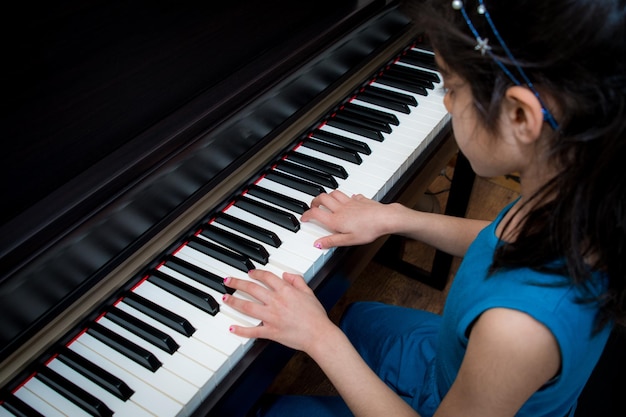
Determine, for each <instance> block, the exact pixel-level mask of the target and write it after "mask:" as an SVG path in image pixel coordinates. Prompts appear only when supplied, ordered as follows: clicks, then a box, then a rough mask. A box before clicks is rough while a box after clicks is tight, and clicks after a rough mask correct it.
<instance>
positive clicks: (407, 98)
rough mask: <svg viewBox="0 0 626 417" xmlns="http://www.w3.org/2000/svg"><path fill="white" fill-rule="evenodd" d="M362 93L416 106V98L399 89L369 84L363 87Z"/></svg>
mask: <svg viewBox="0 0 626 417" xmlns="http://www.w3.org/2000/svg"><path fill="white" fill-rule="evenodd" d="M363 92H364V93H367V94H371V95H375V96H377V97H382V98H384V99H386V100H389V101H393V102H395V103H401V104H406V105H407V106H411V107H416V106H417V100H416V99H415V97H413V96H412V95H410V94H405V93H401V92H399V91H391V90H388V89H386V88H380V87H376V86H375V85H370V86H367V87H365V90H364V91H363ZM361 94H363V93H361Z"/></svg>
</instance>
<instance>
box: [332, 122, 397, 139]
mask: <svg viewBox="0 0 626 417" xmlns="http://www.w3.org/2000/svg"><path fill="white" fill-rule="evenodd" d="M326 125H328V126H333V127H337V128H339V129H344V130H347V131H348V132H352V133H355V134H357V135H359V136H363V137H366V138H370V139H374V140H378V141H380V142H382V141H383V140H385V138H384V137H383V134H382V132H381V131H380V130H379V129H375V128H371V127H367V126H363V125H362V124H360V123H356V122H355V121H354V120H350V119H345V118H340V117H331V118H330V119H328V120H326Z"/></svg>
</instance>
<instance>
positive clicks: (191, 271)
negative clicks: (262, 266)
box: [164, 242, 253, 297]
mask: <svg viewBox="0 0 626 417" xmlns="http://www.w3.org/2000/svg"><path fill="white" fill-rule="evenodd" d="M207 243H209V242H207ZM199 245H200V244H199ZM189 247H193V248H194V249H195V247H194V246H189ZM196 250H197V249H196ZM203 253H206V252H203ZM164 265H165V266H167V267H168V268H170V269H173V270H174V271H178V272H180V273H181V274H184V275H185V276H188V277H189V278H191V279H193V280H195V281H198V282H200V283H201V284H203V285H205V286H207V287H209V288H212V289H214V290H215V291H217V292H218V293H220V294H226V293H228V294H232V293H233V292H234V290H233V289H231V288H228V287H226V286H225V285H224V278H223V277H220V276H217V275H215V274H213V273H211V272H208V271H206V270H204V269H201V268H198V267H197V266H195V265H193V264H190V263H189V262H187V261H185V260H183V259H180V258H178V257H176V256H172V255H169V256H168V257H167V260H166V261H165V264H164ZM250 266H251V267H252V266H253V265H252V264H250ZM238 269H240V268H238ZM242 270H244V271H246V272H247V271H248V269H242ZM220 297H221V296H220Z"/></svg>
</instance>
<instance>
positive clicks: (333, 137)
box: [311, 129, 372, 178]
mask: <svg viewBox="0 0 626 417" xmlns="http://www.w3.org/2000/svg"><path fill="white" fill-rule="evenodd" d="M311 137H313V138H317V139H321V140H324V141H326V142H330V143H332V144H335V145H337V146H341V147H344V148H346V149H350V150H353V151H355V152H359V153H362V154H364V155H371V153H372V150H371V149H370V147H369V145H368V144H367V143H365V142H363V141H360V140H356V139H351V138H346V137H344V136H341V135H338V134H336V133H332V132H327V131H325V130H319V129H316V130H315V131H314V132H313V133H311ZM339 178H341V177H339Z"/></svg>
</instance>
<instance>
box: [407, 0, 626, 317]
mask: <svg viewBox="0 0 626 417" xmlns="http://www.w3.org/2000/svg"><path fill="white" fill-rule="evenodd" d="M424 3H425V4H423V5H419V7H416V8H414V9H417V11H418V13H415V16H414V17H415V20H416V26H417V27H418V28H421V29H423V30H425V32H426V33H427V35H428V37H429V39H430V41H431V42H432V45H433V47H434V48H435V50H436V52H437V54H439V56H440V57H441V58H442V59H443V61H445V63H446V65H447V67H448V68H449V69H450V70H451V71H452V72H454V73H456V74H458V75H459V76H460V77H461V78H463V79H464V80H466V81H468V82H469V84H470V85H471V89H472V93H473V97H474V104H475V107H476V109H477V113H478V114H479V117H481V118H482V123H483V124H484V126H485V127H486V128H487V129H489V130H490V131H492V132H493V133H497V131H496V129H497V123H496V122H497V119H498V116H499V114H500V104H501V101H502V98H503V97H504V93H505V91H506V89H507V88H508V87H510V86H512V85H513V82H512V81H511V80H510V79H509V77H507V75H506V74H505V73H504V72H503V71H502V70H501V69H500V68H499V67H498V66H497V65H496V64H495V62H494V61H493V59H491V58H490V57H489V55H488V54H485V55H484V56H483V55H481V53H480V52H478V51H476V50H474V46H475V45H476V40H475V38H474V37H473V36H472V35H471V32H470V30H469V28H468V26H467V23H466V22H465V20H464V19H463V16H462V15H461V12H460V11H457V10H454V9H453V8H452V7H451V1H448V0H439V1H432V2H431V3H433V4H432V5H429V4H428V2H424ZM434 3H436V4H434ZM464 4H465V9H466V11H467V13H468V15H469V16H470V19H471V21H472V23H473V24H474V26H475V27H476V29H477V31H478V33H479V34H481V36H482V37H486V38H489V44H490V45H491V46H492V48H493V49H492V52H493V53H494V54H495V55H496V56H498V57H500V58H501V61H502V62H503V63H505V64H508V65H507V67H508V68H509V69H511V70H512V72H513V73H515V71H514V65H510V64H511V63H510V62H509V61H508V60H507V59H506V55H505V53H504V51H503V50H502V48H501V47H500V45H499V44H498V42H497V39H496V37H495V36H494V35H493V32H492V31H491V29H490V28H489V26H488V24H487V21H486V19H485V17H484V16H482V15H479V14H478V13H477V5H478V2H477V1H476V0H470V1H464ZM485 6H486V7H487V9H488V11H489V13H490V15H491V18H492V20H493V22H494V24H495V26H496V27H497V29H498V31H499V32H500V35H501V36H502V38H503V39H504V41H505V42H506V44H507V46H508V47H509V49H510V50H511V52H512V54H513V56H514V57H515V59H516V60H517V62H518V64H519V65H520V66H521V67H523V68H524V71H525V72H526V74H527V75H528V77H529V79H530V80H531V81H532V82H533V84H534V86H535V88H536V89H537V90H539V92H540V95H541V97H542V99H543V100H544V102H547V103H552V105H553V107H554V109H553V108H551V109H550V110H551V112H552V113H553V114H555V118H556V119H557V122H558V123H559V129H558V130H557V131H554V132H553V134H552V139H551V144H550V151H551V158H552V161H553V162H554V163H555V164H556V165H557V166H558V167H560V174H559V175H557V176H556V177H555V178H554V179H553V180H552V181H550V182H549V183H548V184H546V185H545V186H544V187H543V188H542V189H541V190H540V191H539V192H538V193H537V194H536V195H534V196H532V197H531V198H530V200H529V202H530V203H531V204H534V202H539V201H541V200H542V197H546V196H549V197H550V198H549V199H544V201H545V202H544V201H542V202H541V203H540V204H536V206H535V207H534V208H533V210H532V211H531V213H530V214H529V215H528V216H527V217H526V219H525V222H524V224H523V226H522V228H521V230H520V234H519V236H518V238H517V239H516V241H515V242H512V243H509V244H506V245H503V246H502V247H501V248H500V249H499V250H498V251H497V252H496V254H495V257H494V260H493V265H492V271H495V270H498V269H502V268H516V267H531V268H534V269H536V270H541V271H545V270H550V272H558V273H562V274H564V275H567V276H569V277H570V279H571V280H573V282H575V283H578V284H581V285H589V278H590V276H591V275H590V270H596V271H603V272H605V273H606V274H607V275H608V277H609V289H608V292H607V293H606V294H603V296H602V297H601V300H600V301H601V306H602V307H601V312H600V315H599V317H598V319H599V324H600V325H602V324H604V323H606V322H607V321H608V320H609V319H612V318H616V317H618V316H621V315H623V313H624V309H623V308H624V301H625V292H626V288H625V287H626V241H625V240H626V0H551V1H545V0H516V1H496V0H493V1H485ZM412 9H413V8H411V10H412ZM515 75H516V76H517V73H515ZM518 78H519V77H518ZM545 128H546V129H549V127H548V125H547V124H546V127H545ZM559 260H560V261H564V262H555V261H559ZM556 265H561V266H560V267H557V266H556ZM590 267H591V268H590ZM555 269H556V271H555Z"/></svg>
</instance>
